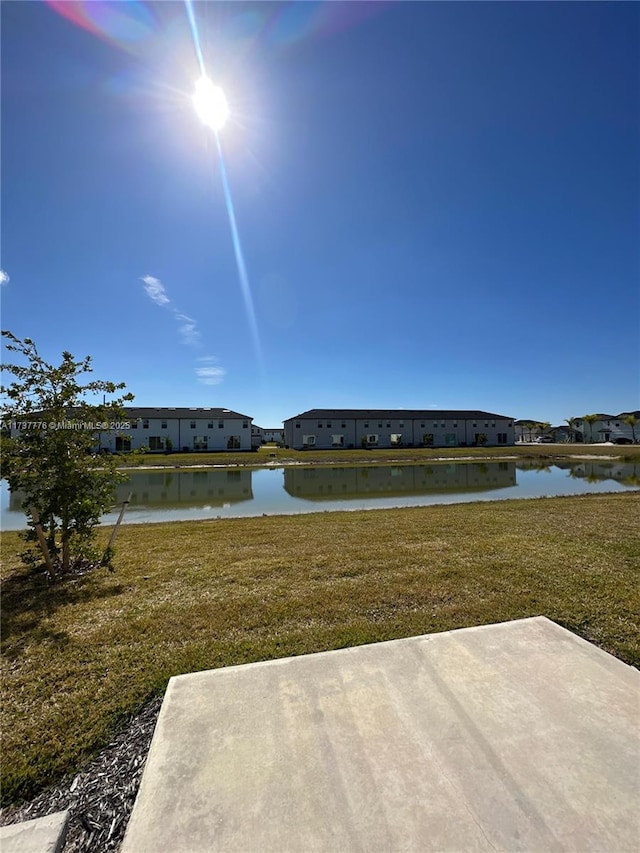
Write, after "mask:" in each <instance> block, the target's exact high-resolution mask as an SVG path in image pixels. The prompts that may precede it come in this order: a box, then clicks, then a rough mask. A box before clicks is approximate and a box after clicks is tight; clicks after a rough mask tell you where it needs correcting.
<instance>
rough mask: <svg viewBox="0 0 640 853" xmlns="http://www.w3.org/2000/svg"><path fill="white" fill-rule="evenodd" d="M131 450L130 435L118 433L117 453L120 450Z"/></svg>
mask: <svg viewBox="0 0 640 853" xmlns="http://www.w3.org/2000/svg"><path fill="white" fill-rule="evenodd" d="M129 450H131V438H130V436H128V435H117V436H116V453H117V452H118V451H120V452H122V453H127V452H128V451H129Z"/></svg>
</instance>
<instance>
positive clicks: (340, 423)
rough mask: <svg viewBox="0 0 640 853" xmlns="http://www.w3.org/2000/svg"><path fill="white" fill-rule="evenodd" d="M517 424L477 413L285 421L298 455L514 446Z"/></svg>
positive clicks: (394, 412)
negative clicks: (363, 449) (341, 450)
mask: <svg viewBox="0 0 640 853" xmlns="http://www.w3.org/2000/svg"><path fill="white" fill-rule="evenodd" d="M513 423H514V422H513V418H510V417H508V416H506V415H496V414H492V413H490V412H482V411H475V410H468V411H467V410H434V409H426V410H414V409H309V410H308V411H306V412H302V413H301V414H299V415H296V416H295V417H294V418H288V419H287V420H286V421H284V441H285V445H286V446H288V447H292V448H294V449H295V450H305V449H319V450H320V449H322V450H326V449H331V448H334V449H337V448H347V449H348V448H355V447H367V448H375V447H385V448H388V447H474V446H475V447H477V446H488V447H492V446H500V445H512V444H514V441H515V432H514V425H513Z"/></svg>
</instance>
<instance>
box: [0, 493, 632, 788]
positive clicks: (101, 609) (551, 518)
mask: <svg viewBox="0 0 640 853" xmlns="http://www.w3.org/2000/svg"><path fill="white" fill-rule="evenodd" d="M639 515H640V493H638V492H628V493H618V494H606V495H585V496H580V497H562V498H537V499H523V500H518V501H497V502H486V503H484V502H483V503H467V504H457V505H440V506H429V507H415V508H406V509H394V510H370V511H364V512H363V511H354V512H335V513H326V512H320V513H314V514H305V515H291V516H269V517H265V518H262V517H261V518H234V519H220V520H212V521H196V522H173V523H164V524H154V525H147V526H145V525H129V526H127V527H124V528H122V529H121V532H120V534H119V540H118V546H117V552H116V557H115V561H114V562H115V566H116V572H115V573H110V572H108V571H107V570H106V569H100V570H97V571H95V572H93V573H91V574H88V575H85V576H83V577H79V578H76V579H72V580H68V581H66V582H64V583H62V584H60V585H58V586H56V587H53V588H52V587H50V586H47V584H46V582H45V581H44V578H43V577H42V576H41V575H34V574H33V573H31V574H30V573H29V571H28V570H26V569H25V568H24V567H22V566H21V565H20V562H19V558H18V557H17V556H16V555H17V553H18V552H19V551H20V550H21V549H22V545H21V542H20V540H19V538H18V534H17V533H15V532H9V533H5V534H4V535H3V537H2V558H3V559H2V603H3V623H2V628H3V635H2V652H3V660H2V680H1V688H0V689H1V694H2V719H1V722H2V738H3V762H2V791H3V804H4V805H7V804H10V803H15V802H18V801H19V800H21V799H24V798H29V797H31V796H33V795H34V794H35V793H37V791H38V790H40V789H42V788H43V787H46V786H48V785H51V784H54V783H55V782H57V781H58V780H59V779H60V778H61V777H62V776H63V775H65V774H67V773H70V772H76V771H77V770H78V769H79V768H80V767H81V766H82V764H83V763H86V761H88V760H89V759H90V758H91V756H92V755H94V754H95V753H96V752H97V751H98V750H99V749H100V748H101V747H102V746H103V745H105V744H106V743H107V742H108V741H109V740H110V738H111V737H112V736H113V734H114V733H115V732H116V731H117V730H118V729H119V727H121V726H122V724H123V721H124V720H125V719H126V717H127V716H128V715H129V714H131V713H133V712H135V711H136V710H138V709H139V708H140V707H141V706H142V705H143V704H144V702H145V701H146V700H147V699H148V698H150V697H151V696H152V695H157V694H160V693H162V692H163V691H164V689H165V687H166V683H167V681H168V679H169V678H170V677H171V676H172V675H177V674H180V673H185V672H192V671H196V670H201V669H211V668H216V667H220V666H230V665H235V664H243V663H248V662H251V661H256V660H265V659H270V658H276V657H286V656H290V655H299V654H307V653H311V652H317V651H324V650H328V649H334V648H342V647H345V646H352V645H360V644H362V643H371V642H379V641H383V640H390V639H396V638H399V637H406V636H412V635H416V634H424V633H432V632H438V631H445V630H453V629H455V628H461V627H467V626H470V625H480V624H488V623H492V622H501V621H506V620H509V619H518V618H523V617H526V616H535V615H544V616H547V617H548V618H550V619H553V620H554V621H556V622H558V623H559V624H561V625H563V626H564V627H566V628H568V629H569V630H572V631H575V632H576V633H577V634H579V635H580V636H582V637H584V638H585V639H587V640H590V641H592V642H594V643H596V644H597V645H598V646H600V647H601V648H603V649H605V650H606V651H608V652H611V653H612V654H614V655H616V656H617V657H619V658H620V659H621V660H623V661H625V662H626V663H629V664H631V665H634V666H640V632H639V630H638V613H640V585H639V584H638V579H639V576H640V539H639V537H638V532H637V519H638V517H639ZM101 535H103V534H101ZM104 535H106V533H105V534H104Z"/></svg>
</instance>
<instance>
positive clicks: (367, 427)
mask: <svg viewBox="0 0 640 853" xmlns="http://www.w3.org/2000/svg"><path fill="white" fill-rule="evenodd" d="M364 428H365V429H369V421H366V422H365V425H364Z"/></svg>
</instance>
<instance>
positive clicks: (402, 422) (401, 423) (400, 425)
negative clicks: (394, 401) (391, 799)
mask: <svg viewBox="0 0 640 853" xmlns="http://www.w3.org/2000/svg"><path fill="white" fill-rule="evenodd" d="M398 426H399V427H400V429H404V421H400V423H399V424H398Z"/></svg>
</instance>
